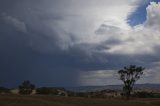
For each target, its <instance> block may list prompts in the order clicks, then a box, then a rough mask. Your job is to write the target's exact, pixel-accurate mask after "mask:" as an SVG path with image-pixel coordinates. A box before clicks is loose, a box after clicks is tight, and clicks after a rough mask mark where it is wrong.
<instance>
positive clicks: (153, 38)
mask: <svg viewBox="0 0 160 106" xmlns="http://www.w3.org/2000/svg"><path fill="white" fill-rule="evenodd" d="M130 64H134V65H137V66H143V67H145V68H146V70H145V73H144V75H143V76H142V79H141V80H139V81H138V82H137V83H159V82H160V0H0V86H7V87H15V86H18V85H19V84H20V83H21V82H22V81H23V80H30V81H31V82H32V83H34V84H36V85H37V86H85V85H112V84H121V81H119V80H118V76H117V71H118V70H119V69H122V68H123V67H124V66H127V65H130Z"/></svg>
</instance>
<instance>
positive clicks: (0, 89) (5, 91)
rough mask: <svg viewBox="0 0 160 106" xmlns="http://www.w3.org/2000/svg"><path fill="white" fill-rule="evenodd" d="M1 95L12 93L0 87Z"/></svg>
mask: <svg viewBox="0 0 160 106" xmlns="http://www.w3.org/2000/svg"><path fill="white" fill-rule="evenodd" d="M0 93H10V90H9V89H8V88H5V87H0Z"/></svg>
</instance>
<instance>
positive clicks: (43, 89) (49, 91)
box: [36, 87, 58, 95]
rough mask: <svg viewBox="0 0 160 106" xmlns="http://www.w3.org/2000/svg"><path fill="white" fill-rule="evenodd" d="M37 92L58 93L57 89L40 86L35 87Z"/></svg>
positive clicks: (45, 93)
mask: <svg viewBox="0 0 160 106" xmlns="http://www.w3.org/2000/svg"><path fill="white" fill-rule="evenodd" d="M36 92H37V94H44V95H48V94H51V95H58V90H57V89H53V88H49V87H42V88H37V89H36Z"/></svg>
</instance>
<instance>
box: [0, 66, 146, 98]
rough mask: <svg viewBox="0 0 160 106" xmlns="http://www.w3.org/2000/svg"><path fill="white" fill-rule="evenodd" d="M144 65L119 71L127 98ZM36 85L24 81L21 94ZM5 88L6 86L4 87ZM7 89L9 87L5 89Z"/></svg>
mask: <svg viewBox="0 0 160 106" xmlns="http://www.w3.org/2000/svg"><path fill="white" fill-rule="evenodd" d="M144 69H145V68H144V67H141V66H139V67H137V66H136V65H130V66H125V67H124V68H123V69H121V70H119V71H118V75H119V78H120V80H121V81H122V82H123V95H124V96H125V97H126V99H129V98H130V96H131V92H132V91H133V87H134V85H135V83H136V81H137V80H139V79H140V77H141V76H142V75H143V71H144ZM1 88H2V87H1ZM35 88H36V86H35V85H34V84H31V82H30V81H29V80H28V81H24V82H23V83H22V84H21V85H19V87H18V89H19V94H23V95H30V94H31V93H32V91H33V90H35ZM3 90H4V88H3ZM5 90H6V91H7V89H5ZM37 92H40V93H42V94H43V93H44V94H45V93H48V94H49V92H51V89H48V88H47V87H46V88H45V87H43V88H41V89H40V88H39V89H37Z"/></svg>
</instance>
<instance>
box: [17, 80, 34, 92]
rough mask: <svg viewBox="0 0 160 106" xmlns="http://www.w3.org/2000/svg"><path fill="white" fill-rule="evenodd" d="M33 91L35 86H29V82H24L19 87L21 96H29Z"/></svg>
mask: <svg viewBox="0 0 160 106" xmlns="http://www.w3.org/2000/svg"><path fill="white" fill-rule="evenodd" d="M34 89H35V85H34V84H31V83H30V81H24V82H23V83H22V84H21V85H20V86H19V93H20V94H23V95H29V94H31V93H32V91H33V90H34Z"/></svg>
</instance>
